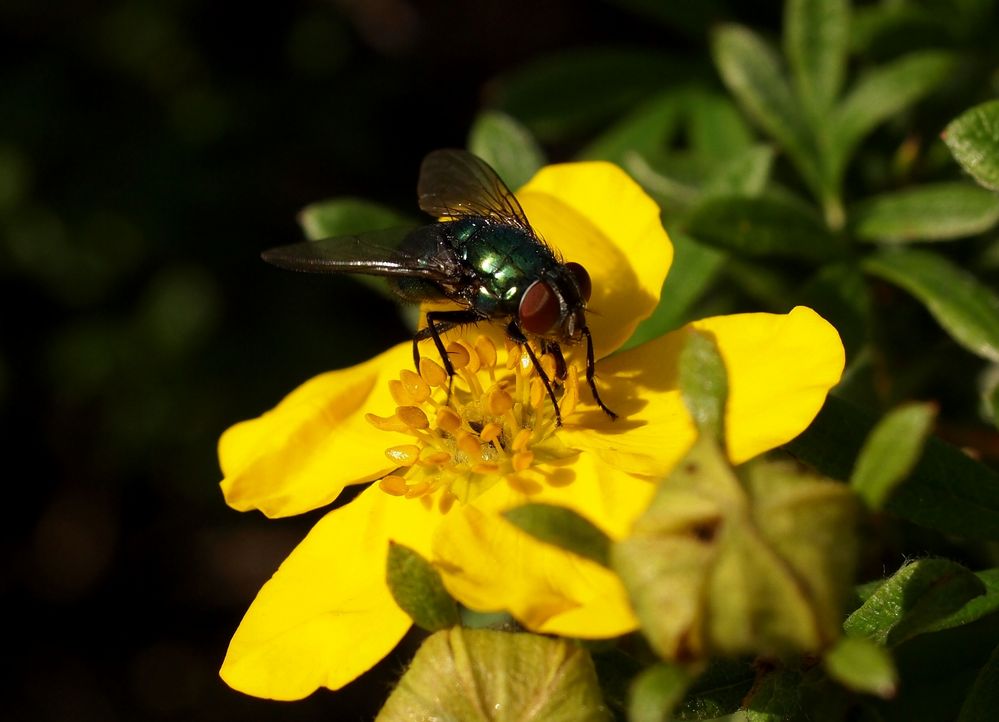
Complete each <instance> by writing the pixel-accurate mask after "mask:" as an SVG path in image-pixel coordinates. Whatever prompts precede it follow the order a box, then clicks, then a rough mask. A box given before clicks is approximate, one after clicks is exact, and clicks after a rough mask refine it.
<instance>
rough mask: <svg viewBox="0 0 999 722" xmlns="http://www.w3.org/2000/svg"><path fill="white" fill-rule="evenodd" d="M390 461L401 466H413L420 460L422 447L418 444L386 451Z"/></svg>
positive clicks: (404, 445)
mask: <svg viewBox="0 0 999 722" xmlns="http://www.w3.org/2000/svg"><path fill="white" fill-rule="evenodd" d="M385 456H387V457H388V458H389V461H391V462H393V463H395V464H398V465H399V466H412V465H413V464H415V463H416V461H417V459H419V458H420V447H419V446H417V445H416V444H403V445H402V446H391V447H389V448H388V449H385Z"/></svg>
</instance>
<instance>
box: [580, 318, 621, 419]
mask: <svg viewBox="0 0 999 722" xmlns="http://www.w3.org/2000/svg"><path fill="white" fill-rule="evenodd" d="M583 335H584V336H586V383H587V385H589V387H590V391H591V392H592V393H593V400H594V401H596V402H597V406H599V407H600V408H601V410H602V411H603V412H604V413H605V414H607V415H608V416H610V417H611V418H612V419H616V418H617V414H615V413H614V412H613V411H611V410H610V409H608V408H607V404H605V403H604V402H603V401H601V400H600V394H599V393H597V384H596V382H594V380H593V375H594V373H596V362H595V361H594V360H593V337H592V336H590V329H588V328H587V327H586V326H583Z"/></svg>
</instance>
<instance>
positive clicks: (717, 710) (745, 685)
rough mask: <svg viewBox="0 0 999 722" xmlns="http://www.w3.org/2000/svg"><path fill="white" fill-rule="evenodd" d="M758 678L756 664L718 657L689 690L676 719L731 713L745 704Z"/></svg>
mask: <svg viewBox="0 0 999 722" xmlns="http://www.w3.org/2000/svg"><path fill="white" fill-rule="evenodd" d="M755 679H756V670H754V669H753V666H752V665H751V664H750V663H749V662H747V661H745V660H739V659H722V658H715V659H713V660H711V662H710V663H709V664H708V667H707V669H706V670H704V672H702V673H701V675H700V676H699V677H698V678H697V679H696V680H694V682H693V684H691V686H690V689H689V690H687V698H686V699H685V700H684V701H683V704H681V705H680V707H679V708H678V709H677V710H676V714H675V715H674V716H675V717H676V718H677V719H684V720H711V719H715V718H717V717H721V716H723V715H727V714H732V713H733V712H735V711H736V710H737V709H739V707H741V706H742V700H744V699H745V698H746V695H747V694H748V693H749V690H750V689H752V687H753V682H754V680H755Z"/></svg>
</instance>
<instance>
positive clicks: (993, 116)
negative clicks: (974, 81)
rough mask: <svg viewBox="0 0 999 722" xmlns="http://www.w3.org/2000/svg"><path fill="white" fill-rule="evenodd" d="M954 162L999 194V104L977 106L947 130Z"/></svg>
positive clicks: (948, 145)
mask: <svg viewBox="0 0 999 722" xmlns="http://www.w3.org/2000/svg"><path fill="white" fill-rule="evenodd" d="M943 139H944V142H945V143H946V144H947V147H948V148H950V152H951V153H952V154H953V155H954V159H955V160H956V161H957V162H958V163H960V164H961V167H962V168H964V169H965V170H966V171H967V172H968V173H970V174H971V175H972V176H973V177H974V179H975V180H976V181H978V182H979V183H980V184H982V185H983V186H985V187H986V188H990V189H992V190H994V191H999V100H992V101H989V102H988V103H982V104H981V105H976V106H975V107H974V108H972V109H971V110H967V111H965V112H964V113H962V114H961V115H959V116H958V117H957V119H955V120H953V121H952V122H951V123H950V125H948V126H947V128H946V129H945V130H944V133H943Z"/></svg>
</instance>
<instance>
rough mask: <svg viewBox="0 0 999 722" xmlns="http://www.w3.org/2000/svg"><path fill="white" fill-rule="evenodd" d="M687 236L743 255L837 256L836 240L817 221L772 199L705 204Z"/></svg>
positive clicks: (719, 200) (813, 258) (734, 199)
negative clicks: (689, 235)
mask: <svg viewBox="0 0 999 722" xmlns="http://www.w3.org/2000/svg"><path fill="white" fill-rule="evenodd" d="M687 231H688V232H689V233H690V234H691V235H692V236H695V237H696V238H697V239H699V240H701V241H704V242H705V243H710V244H711V245H713V246H717V247H719V248H724V249H726V250H730V251H735V252H736V253H740V254H742V255H746V256H781V257H787V258H801V259H805V260H809V261H820V260H828V259H830V258H834V257H836V256H838V255H839V254H840V253H841V251H842V245H841V243H840V241H839V240H838V239H837V238H836V237H835V236H833V235H832V234H830V233H829V231H828V230H826V227H825V225H824V224H823V223H822V221H821V220H819V218H818V217H817V216H815V215H812V214H811V213H809V212H808V211H807V210H805V209H803V208H802V207H800V206H798V205H796V204H794V203H790V202H788V201H785V200H783V199H778V198H774V197H764V198H745V197H740V196H728V197H723V198H711V199H708V200H707V201H705V202H704V203H703V204H701V205H700V206H698V208H697V210H696V211H695V212H694V214H693V215H692V216H691V218H690V221H689V223H688V226H687Z"/></svg>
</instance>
